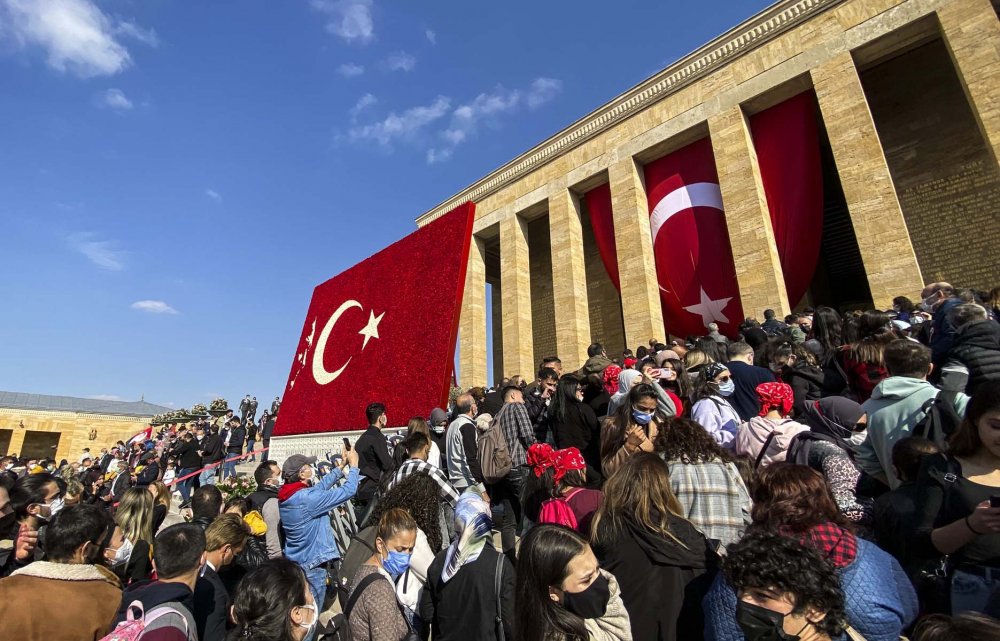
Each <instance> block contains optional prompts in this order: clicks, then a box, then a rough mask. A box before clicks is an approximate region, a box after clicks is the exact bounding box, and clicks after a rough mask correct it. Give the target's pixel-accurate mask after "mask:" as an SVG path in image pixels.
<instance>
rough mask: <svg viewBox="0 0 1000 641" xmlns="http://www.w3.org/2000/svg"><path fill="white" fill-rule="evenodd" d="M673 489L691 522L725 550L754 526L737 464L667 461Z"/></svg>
mask: <svg viewBox="0 0 1000 641" xmlns="http://www.w3.org/2000/svg"><path fill="white" fill-rule="evenodd" d="M667 467H668V468H669V471H670V486H671V488H672V489H673V491H674V494H675V495H677V500H678V501H680V504H681V507H682V508H683V509H684V511H685V513H686V514H685V516H687V519H688V520H689V521H691V522H692V523H694V525H695V527H697V528H698V529H699V530H701V531H702V533H703V534H704V535H705V537H706V538H709V539H716V540H717V541H719V542H720V543H721V544H722V548H723V549H725V547H726V546H727V545H730V544H731V543H735V542H736V541H739V540H740V538H741V537H742V536H743V531H744V530H746V528H747V526H748V525H750V522H751V520H750V507H751V506H752V505H753V504H752V503H751V501H750V493H749V492H747V488H746V485H744V484H743V479H742V478H740V473H739V471H738V470H737V469H736V465H734V464H733V463H722V462H719V461H713V462H711V463H701V462H699V463H691V464H688V463H682V462H680V461H667Z"/></svg>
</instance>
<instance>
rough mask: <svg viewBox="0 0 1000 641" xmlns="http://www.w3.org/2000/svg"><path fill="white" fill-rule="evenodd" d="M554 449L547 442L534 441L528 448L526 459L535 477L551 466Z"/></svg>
mask: <svg viewBox="0 0 1000 641" xmlns="http://www.w3.org/2000/svg"><path fill="white" fill-rule="evenodd" d="M555 456H556V453H555V450H553V449H552V446H551V445H549V444H548V443H535V444H533V445H532V446H531V447H529V448H528V453H527V460H528V465H529V466H530V467H531V471H532V472H534V473H535V478H539V477H540V476H541V475H542V474H545V470H547V469H549V468H550V467H552V464H553V463H554V461H555Z"/></svg>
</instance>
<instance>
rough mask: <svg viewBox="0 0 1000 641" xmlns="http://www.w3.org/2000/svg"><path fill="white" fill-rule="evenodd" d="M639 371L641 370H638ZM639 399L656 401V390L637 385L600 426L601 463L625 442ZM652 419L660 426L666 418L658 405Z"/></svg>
mask: <svg viewBox="0 0 1000 641" xmlns="http://www.w3.org/2000/svg"><path fill="white" fill-rule="evenodd" d="M640 371H642V370H641V369H640ZM654 384H655V383H654ZM641 398H652V399H654V400H658V399H659V395H657V393H656V389H655V388H654V387H653V385H650V384H648V383H638V384H636V385H634V386H633V387H632V389H630V390H629V392H628V394H627V395H626V396H625V402H624V403H622V404H621V406H620V407H619V408H618V410H617V411H616V412H615V413H614V415H612V416H609V417H608V418H607V419H605V423H604V425H602V426H601V460H602V461H604V460H606V459H607V458H608V457H610V456H612V455H613V454H614V453H615V452H617V451H618V449H619V448H620V447H621V446H622V443H624V442H625V434H626V433H627V432H628V430H629V428H630V427H631V426H632V425H633V422H632V421H633V418H632V410H633V408H634V407H635V404H636V402H637V401H638V400H639V399H641ZM653 418H654V420H655V421H656V422H657V424H659V425H662V424H663V422H664V421H665V420H666V416H664V415H663V414H662V413H661V412H660V410H659V405H657V410H656V411H655V413H654V416H653ZM647 433H648V427H647Z"/></svg>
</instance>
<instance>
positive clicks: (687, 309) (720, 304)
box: [644, 138, 743, 336]
mask: <svg viewBox="0 0 1000 641" xmlns="http://www.w3.org/2000/svg"><path fill="white" fill-rule="evenodd" d="M644 170H645V176H646V190H647V197H648V201H649V227H650V233H651V234H652V236H653V252H654V254H655V256H656V277H657V281H658V282H659V286H660V302H661V304H662V305H663V324H664V326H665V327H666V330H667V331H668V332H669V333H671V334H673V335H675V336H688V335H691V334H694V335H699V336H700V335H704V334H705V328H706V327H707V326H708V324H709V323H718V325H719V330H720V331H721V332H722V333H723V334H727V335H729V336H735V335H736V333H737V328H738V327H739V324H740V322H741V321H742V320H743V318H742V317H743V306H742V304H741V303H740V291H739V286H738V285H737V282H736V270H735V268H734V267H733V252H732V249H731V248H730V246H729V231H728V229H727V228H726V217H725V214H724V213H723V206H722V192H721V191H720V189H719V176H718V174H717V173H716V171H715V158H714V156H713V154H712V141H711V140H710V139H709V138H703V139H702V140H699V141H697V142H694V143H692V144H690V145H688V146H686V147H683V148H681V149H678V150H677V151H675V152H673V153H671V154H669V155H667V156H664V157H663V158H660V159H658V160H655V161H653V162H651V163H649V164H648V165H646V166H645V168H644Z"/></svg>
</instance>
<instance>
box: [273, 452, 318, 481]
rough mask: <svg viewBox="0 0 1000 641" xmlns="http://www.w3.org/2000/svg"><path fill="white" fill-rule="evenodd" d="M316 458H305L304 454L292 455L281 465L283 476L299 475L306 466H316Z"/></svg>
mask: <svg viewBox="0 0 1000 641" xmlns="http://www.w3.org/2000/svg"><path fill="white" fill-rule="evenodd" d="M315 464H316V457H315V456H305V455H303V454H292V455H291V456H289V457H288V458H286V459H285V462H284V463H282V464H281V475H282V476H288V475H289V474H297V473H298V471H299V470H301V469H302V468H303V467H305V466H306V465H315Z"/></svg>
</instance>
